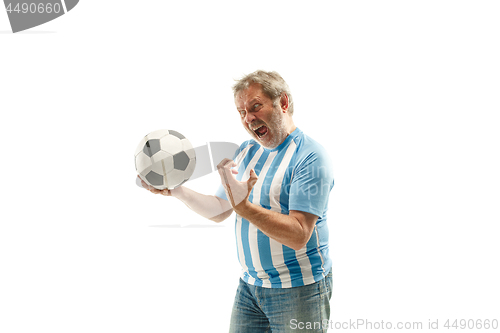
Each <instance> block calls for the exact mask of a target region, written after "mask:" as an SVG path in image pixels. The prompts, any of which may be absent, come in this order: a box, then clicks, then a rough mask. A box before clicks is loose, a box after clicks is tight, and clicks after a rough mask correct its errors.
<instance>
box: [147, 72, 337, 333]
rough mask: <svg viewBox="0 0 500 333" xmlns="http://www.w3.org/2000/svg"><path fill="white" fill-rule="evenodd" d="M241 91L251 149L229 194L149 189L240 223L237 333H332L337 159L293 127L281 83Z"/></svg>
mask: <svg viewBox="0 0 500 333" xmlns="http://www.w3.org/2000/svg"><path fill="white" fill-rule="evenodd" d="M233 91H234V97H235V104H236V109H237V110H238V112H239V114H240V116H241V123H242V125H243V127H244V128H245V130H246V131H247V132H248V133H249V134H250V136H251V137H252V139H251V140H248V141H246V142H244V143H243V144H242V145H241V146H240V148H239V149H238V150H237V152H236V154H235V156H234V158H233V160H229V159H225V160H223V161H221V162H220V164H219V165H218V171H219V174H220V177H221V186H220V188H219V189H218V191H217V192H216V193H215V195H213V196H210V195H202V194H199V193H197V192H194V191H192V190H190V189H188V188H185V187H183V186H181V187H178V188H176V189H174V190H170V191H168V190H163V191H160V190H155V189H153V188H149V189H150V191H152V192H153V193H161V194H163V195H171V196H174V197H176V198H178V199H180V200H181V201H182V202H184V203H185V204H186V205H187V206H188V207H189V208H191V209H192V210H193V211H195V212H197V213H198V214H200V215H202V216H204V217H206V218H209V219H211V220H212V221H215V222H220V221H223V220H225V219H226V218H227V217H229V216H230V215H231V214H232V212H233V211H234V212H235V213H236V244H237V252H238V257H239V261H240V263H241V266H242V268H243V270H242V275H241V278H240V284H239V286H238V290H237V292H236V297H235V301H234V305H233V312H232V316H231V324H230V332H249V333H250V332H251V333H258V332H270V331H272V332H297V331H301V332H326V331H327V326H328V320H329V316H330V305H329V302H330V298H331V293H332V289H331V284H332V276H331V267H332V261H331V259H330V256H329V253H328V227H327V220H326V211H327V206H328V197H329V194H330V191H331V189H332V187H333V176H332V167H331V163H330V160H329V157H328V154H327V153H326V151H325V150H324V148H323V147H322V146H321V145H319V144H318V143H317V142H316V141H314V140H312V139H311V138H309V137H308V136H307V135H305V134H304V133H303V132H302V131H301V130H300V129H298V128H297V127H296V126H295V125H294V122H293V119H292V115H293V102H292V96H291V94H290V91H289V88H288V85H287V84H286V82H285V81H284V80H283V78H282V77H281V76H280V75H279V74H278V73H276V72H264V71H256V72H254V73H251V74H249V75H247V76H245V77H243V78H242V79H240V80H239V81H238V82H237V83H236V84H235V85H234V87H233ZM143 186H145V187H147V185H146V184H145V183H143Z"/></svg>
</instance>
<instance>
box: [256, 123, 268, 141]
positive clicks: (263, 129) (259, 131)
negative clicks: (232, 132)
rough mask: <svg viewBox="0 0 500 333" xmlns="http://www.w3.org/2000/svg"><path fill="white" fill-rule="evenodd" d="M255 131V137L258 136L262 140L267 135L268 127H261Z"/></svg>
mask: <svg viewBox="0 0 500 333" xmlns="http://www.w3.org/2000/svg"><path fill="white" fill-rule="evenodd" d="M253 131H254V133H255V135H257V136H258V137H259V139H260V138H262V137H264V136H265V135H266V134H267V132H268V129H267V126H265V125H261V126H259V127H257V128H256V129H254V130H253Z"/></svg>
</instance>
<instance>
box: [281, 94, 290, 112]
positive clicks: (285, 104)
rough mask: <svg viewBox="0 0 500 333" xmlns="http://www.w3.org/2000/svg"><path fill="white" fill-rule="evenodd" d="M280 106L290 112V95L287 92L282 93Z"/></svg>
mask: <svg viewBox="0 0 500 333" xmlns="http://www.w3.org/2000/svg"><path fill="white" fill-rule="evenodd" d="M280 106H281V109H282V110H283V111H284V112H288V106H289V105H288V95H287V94H286V93H284V92H283V93H281V97H280Z"/></svg>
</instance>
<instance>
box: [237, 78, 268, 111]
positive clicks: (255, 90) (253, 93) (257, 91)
mask: <svg viewBox="0 0 500 333" xmlns="http://www.w3.org/2000/svg"><path fill="white" fill-rule="evenodd" d="M266 100H269V97H268V96H267V95H266V94H265V93H264V92H263V91H262V86H261V85H260V84H258V83H253V84H251V85H250V86H249V87H248V88H246V89H243V90H241V91H239V92H238V93H237V94H236V95H235V96H234V103H235V104H236V107H237V108H238V109H240V108H241V109H244V108H246V107H247V106H249V105H251V104H253V103H254V102H256V101H260V102H261V103H262V102H263V101H266Z"/></svg>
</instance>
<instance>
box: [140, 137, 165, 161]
mask: <svg viewBox="0 0 500 333" xmlns="http://www.w3.org/2000/svg"><path fill="white" fill-rule="evenodd" d="M160 150H161V146H160V140H159V139H151V140H148V141H146V144H145V145H144V148H142V151H143V152H144V154H146V155H148V157H151V156H153V155H154V154H156V153H157V152H159V151H160Z"/></svg>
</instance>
